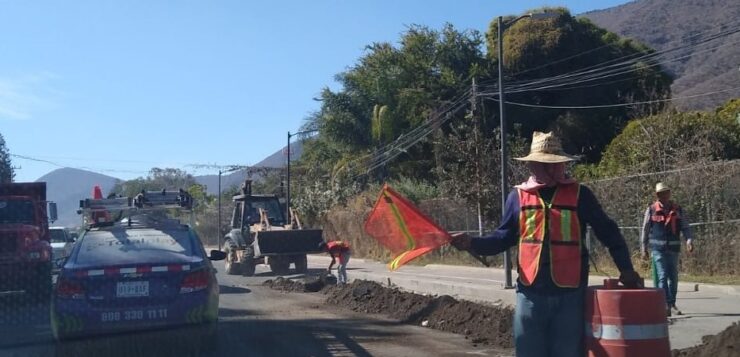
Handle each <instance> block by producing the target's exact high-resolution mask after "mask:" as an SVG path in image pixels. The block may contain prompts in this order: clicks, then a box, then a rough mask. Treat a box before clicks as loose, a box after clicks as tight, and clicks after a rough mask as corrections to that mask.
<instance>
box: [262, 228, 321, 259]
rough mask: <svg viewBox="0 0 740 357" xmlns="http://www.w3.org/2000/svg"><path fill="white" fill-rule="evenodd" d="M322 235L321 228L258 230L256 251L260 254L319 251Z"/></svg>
mask: <svg viewBox="0 0 740 357" xmlns="http://www.w3.org/2000/svg"><path fill="white" fill-rule="evenodd" d="M322 235H323V231H322V230H320V229H295V230H272V231H258V232H257V236H256V237H255V253H256V255H258V256H265V255H290V254H306V253H319V252H320V250H319V243H321V242H322V241H323V240H324V238H323V237H322Z"/></svg>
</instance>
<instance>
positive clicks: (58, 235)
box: [49, 229, 67, 243]
mask: <svg viewBox="0 0 740 357" xmlns="http://www.w3.org/2000/svg"><path fill="white" fill-rule="evenodd" d="M49 233H50V235H51V242H52V243H67V235H66V234H65V232H64V230H62V229H52V230H50V231H49Z"/></svg>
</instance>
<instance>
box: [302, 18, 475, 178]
mask: <svg viewBox="0 0 740 357" xmlns="http://www.w3.org/2000/svg"><path fill="white" fill-rule="evenodd" d="M482 45H483V39H482V36H481V35H480V34H479V33H478V32H475V31H458V30H456V29H455V28H454V27H452V25H446V26H445V27H444V28H443V29H442V30H440V31H436V30H432V29H429V28H427V27H423V26H411V27H410V28H409V29H408V31H407V32H406V33H404V34H403V35H402V38H401V40H400V45H399V46H398V47H396V46H393V45H392V44H390V43H375V44H372V45H370V46H368V47H367V53H366V54H365V55H364V56H363V57H362V58H360V59H359V61H358V63H357V64H356V65H355V66H353V67H352V68H350V69H349V70H348V71H346V72H344V73H341V74H339V75H338V76H337V79H338V80H339V81H340V82H341V83H342V85H343V90H341V91H339V92H332V91H331V90H329V89H325V90H324V91H323V92H322V94H321V101H322V105H321V109H320V110H319V111H318V112H317V113H315V114H314V115H312V116H311V117H310V118H309V120H308V123H307V128H312V129H319V131H320V134H319V135H318V138H317V142H316V143H314V144H312V145H306V150H305V151H304V157H303V159H302V162H303V163H304V164H305V165H306V166H308V167H310V168H322V169H323V170H322V171H323V172H314V173H316V174H318V175H319V176H320V177H321V176H325V175H329V174H331V173H333V171H334V170H338V169H344V170H346V169H347V166H345V165H344V164H345V163H346V162H347V161H350V159H354V158H356V157H358V156H363V155H371V156H372V154H371V151H372V150H373V149H374V148H375V147H376V145H379V144H383V143H387V142H389V141H391V140H393V139H395V138H396V137H398V135H401V134H402V133H404V132H407V131H409V130H411V129H413V128H415V127H416V126H418V125H419V124H421V123H423V122H424V121H426V120H427V119H428V117H429V115H430V114H431V113H433V112H434V111H435V110H436V109H437V108H438V107H439V106H441V105H443V104H445V103H448V102H450V101H451V100H453V98H455V96H457V95H458V94H459V93H461V92H463V91H465V90H466V89H467V87H468V85H469V82H470V77H471V75H473V74H476V73H478V72H480V68H482V67H484V65H485V61H486V60H485V56H484V55H483V53H482ZM314 150H315V151H317V152H316V153H312V151H314ZM429 152H431V150H430V143H429V142H424V143H422V145H419V146H418V147H414V148H412V149H411V150H410V151H409V152H408V153H406V154H404V155H403V159H402V160H400V161H399V162H397V163H394V164H393V165H392V166H393V167H391V168H390V171H391V172H394V173H395V175H403V174H405V173H410V174H411V176H413V177H418V176H424V175H423V174H421V175H420V173H423V172H426V173H427V175H426V176H427V177H430V176H429V175H428V173H429V171H430V169H431V168H432V167H433V165H434V162H433V161H432V160H430V157H429V155H428V154H429ZM409 163H411V164H410V165H409ZM360 166H362V165H360ZM404 166H405V167H404ZM309 171H315V170H312V169H309Z"/></svg>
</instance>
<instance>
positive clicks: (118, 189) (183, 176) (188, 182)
mask: <svg viewBox="0 0 740 357" xmlns="http://www.w3.org/2000/svg"><path fill="white" fill-rule="evenodd" d="M196 185H198V184H197V182H195V179H194V178H193V176H192V175H191V174H189V173H187V172H185V171H183V170H180V169H173V168H164V169H161V168H158V167H155V168H152V169H151V170H150V171H149V175H148V176H147V177H139V178H135V179H133V180H128V181H121V182H118V183H116V185H115V186H113V189H112V190H111V192H112V193H115V194H117V195H122V196H128V197H133V196H136V195H137V194H138V193H139V192H141V191H142V190H147V191H157V190H162V189H167V190H177V189H181V188H182V189H186V190H187V189H191V188H192V187H193V186H196ZM198 186H199V185H198ZM195 192H197V189H196V190H195Z"/></svg>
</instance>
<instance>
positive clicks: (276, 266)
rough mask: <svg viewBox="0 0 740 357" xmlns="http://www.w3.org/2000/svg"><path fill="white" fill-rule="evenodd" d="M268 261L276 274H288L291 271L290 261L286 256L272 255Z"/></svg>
mask: <svg viewBox="0 0 740 357" xmlns="http://www.w3.org/2000/svg"><path fill="white" fill-rule="evenodd" d="M268 263H269V264H270V270H272V272H273V273H275V275H287V274H288V273H289V272H290V261H289V260H287V259H285V258H284V257H279V256H277V257H270V258H269V262H268Z"/></svg>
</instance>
